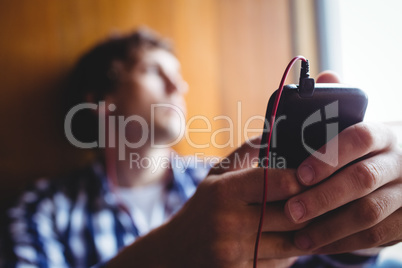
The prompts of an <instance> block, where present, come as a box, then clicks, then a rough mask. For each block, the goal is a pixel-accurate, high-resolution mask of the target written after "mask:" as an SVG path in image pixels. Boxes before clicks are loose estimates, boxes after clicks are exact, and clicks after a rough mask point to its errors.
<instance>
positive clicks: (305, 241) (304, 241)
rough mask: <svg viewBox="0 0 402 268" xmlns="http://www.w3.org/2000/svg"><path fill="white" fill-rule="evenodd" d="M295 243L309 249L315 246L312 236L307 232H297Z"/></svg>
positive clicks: (299, 246) (301, 247)
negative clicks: (306, 233)
mask: <svg viewBox="0 0 402 268" xmlns="http://www.w3.org/2000/svg"><path fill="white" fill-rule="evenodd" d="M295 244H296V247H298V248H300V249H303V250H308V249H310V248H312V246H313V242H312V241H311V239H310V237H308V235H305V234H297V235H296V237H295Z"/></svg>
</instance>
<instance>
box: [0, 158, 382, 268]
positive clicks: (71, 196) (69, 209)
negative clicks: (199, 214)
mask: <svg viewBox="0 0 402 268" xmlns="http://www.w3.org/2000/svg"><path fill="white" fill-rule="evenodd" d="M176 160H177V161H181V160H178V159H176ZM183 163H185V162H183ZM183 163H182V164H180V163H176V164H172V170H173V179H172V181H171V183H170V184H169V185H168V187H167V189H166V193H167V194H166V195H165V200H164V204H165V220H167V219H168V218H169V217H170V216H172V215H173V214H174V213H175V212H176V211H178V210H179V209H180V208H181V207H182V205H183V204H184V203H185V202H186V201H187V200H188V199H189V198H190V197H191V196H192V195H193V193H194V192H195V190H196V187H197V185H198V184H199V183H200V182H201V181H202V179H203V178H204V177H205V176H206V174H207V172H208V168H207V167H205V165H204V166H202V165H198V166H197V165H184V164H183ZM186 163H187V164H189V162H186ZM193 164H194V162H193ZM8 220H9V222H8V229H7V231H6V234H5V238H4V239H5V240H4V242H3V245H4V248H3V251H4V252H3V253H4V255H5V259H4V260H3V261H4V263H3V264H4V266H5V267H57V268H61V267H91V266H102V264H104V263H106V262H107V261H108V260H109V259H111V258H112V257H113V256H115V255H116V254H117V253H118V251H119V250H120V249H121V248H123V247H124V246H127V245H129V244H131V243H132V242H133V241H135V239H136V238H137V237H138V236H139V233H138V230H137V228H136V224H135V222H136V219H135V218H134V219H133V218H132V217H131V216H130V215H129V213H127V210H125V209H124V208H123V207H122V206H121V205H120V204H119V202H118V200H117V198H116V196H115V194H114V193H113V192H112V190H111V188H110V185H109V182H108V180H107V178H106V175H105V172H104V168H103V165H101V164H99V163H95V164H94V165H92V166H90V167H87V168H84V169H81V170H78V171H76V172H73V173H70V174H69V175H66V176H63V177H60V178H58V179H53V180H46V179H42V180H39V181H38V182H37V183H36V184H35V186H34V187H33V188H32V189H31V190H29V191H26V192H25V193H24V194H23V195H22V197H21V199H20V201H19V203H18V204H17V206H15V207H14V208H12V209H10V210H9V212H8ZM338 256H339V255H334V256H319V255H316V256H305V257H303V258H301V259H300V260H299V261H298V262H297V263H296V264H295V265H294V266H295V267H349V266H348V264H349V265H350V267H363V265H365V264H368V263H371V262H372V261H373V260H374V259H375V257H358V258H348V259H346V260H345V259H344V258H343V259H342V258H340V257H338Z"/></svg>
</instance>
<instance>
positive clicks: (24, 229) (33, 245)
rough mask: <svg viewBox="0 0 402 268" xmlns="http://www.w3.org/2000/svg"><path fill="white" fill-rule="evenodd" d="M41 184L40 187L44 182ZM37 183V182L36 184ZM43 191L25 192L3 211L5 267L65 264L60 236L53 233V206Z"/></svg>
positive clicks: (57, 265) (56, 265)
mask: <svg viewBox="0 0 402 268" xmlns="http://www.w3.org/2000/svg"><path fill="white" fill-rule="evenodd" d="M40 183H42V186H44V185H43V183H44V182H40ZM40 183H39V185H40ZM44 192H45V191H44V190H43V189H42V190H41V189H34V190H31V191H27V192H25V193H24V194H23V195H22V197H21V198H20V200H19V203H18V205H17V206H15V207H13V208H11V209H10V210H8V212H7V225H6V230H5V232H4V233H5V234H4V237H5V239H4V240H5V241H4V244H5V246H4V248H5V252H4V255H5V256H4V257H5V262H6V265H5V266H6V267H60V268H62V267H69V266H70V265H68V263H67V261H66V256H65V254H64V253H65V251H64V247H63V243H62V242H61V237H59V235H58V234H57V233H56V232H55V228H54V227H55V219H54V211H55V206H54V203H53V202H52V200H51V199H49V198H46V197H44Z"/></svg>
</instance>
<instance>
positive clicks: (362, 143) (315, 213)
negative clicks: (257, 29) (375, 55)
mask: <svg viewBox="0 0 402 268" xmlns="http://www.w3.org/2000/svg"><path fill="white" fill-rule="evenodd" d="M322 78H324V79H321V80H319V79H318V82H337V81H336V78H334V77H333V76H331V74H325V75H324V76H322ZM323 80H325V81H323ZM338 143H339V155H338V159H339V163H338V165H337V166H335V167H332V166H330V165H327V164H325V163H323V162H321V161H320V160H318V159H317V158H315V157H313V156H311V157H309V158H308V159H306V160H305V161H304V162H303V163H302V164H301V165H300V166H299V168H298V170H297V176H298V179H299V181H300V183H302V184H304V185H306V186H313V185H314V187H312V188H311V189H309V190H307V191H305V192H303V193H301V194H299V195H297V196H294V197H292V198H291V199H290V200H289V201H288V202H287V203H286V207H285V212H286V214H287V216H288V218H289V219H291V220H292V221H293V222H294V223H303V222H306V221H308V220H311V219H313V218H315V219H314V220H313V221H312V222H311V223H310V224H309V225H308V226H306V227H305V228H304V229H303V230H301V231H298V232H296V234H295V238H294V243H295V245H296V246H298V247H299V248H300V249H303V250H306V253H307V252H309V253H320V254H329V253H341V252H350V251H353V250H357V249H362V248H371V247H376V246H381V245H385V244H392V243H396V242H399V241H402V152H401V149H400V148H398V146H397V145H396V138H395V137H394V135H393V134H392V133H391V131H390V130H389V129H388V128H387V127H386V126H384V125H379V124H368V123H360V124H357V125H354V126H352V127H349V128H347V129H345V130H344V131H343V132H341V133H340V134H339V136H338ZM334 146H335V143H333V142H331V141H330V142H329V143H328V144H327V145H326V146H325V148H321V149H320V150H321V151H325V150H329V151H331V150H333V147H334ZM329 211H331V212H329ZM327 212H329V213H327ZM317 217H318V218H317Z"/></svg>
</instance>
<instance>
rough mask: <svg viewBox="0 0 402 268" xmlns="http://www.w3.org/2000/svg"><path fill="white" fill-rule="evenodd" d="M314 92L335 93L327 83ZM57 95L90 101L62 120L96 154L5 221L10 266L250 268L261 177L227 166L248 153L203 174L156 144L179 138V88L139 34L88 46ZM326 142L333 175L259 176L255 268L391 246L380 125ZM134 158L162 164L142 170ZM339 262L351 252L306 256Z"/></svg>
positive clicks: (153, 46) (170, 60) (392, 192)
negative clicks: (263, 206)
mask: <svg viewBox="0 0 402 268" xmlns="http://www.w3.org/2000/svg"><path fill="white" fill-rule="evenodd" d="M323 81H325V82H337V81H336V78H335V77H334V76H333V75H331V74H328V73H327V74H324V75H322V76H320V77H319V78H318V79H317V82H323ZM68 89H69V91H68V94H69V96H70V97H71V104H72V105H73V104H78V103H82V102H85V101H86V102H90V105H89V106H82V107H86V109H81V110H80V111H78V109H75V110H70V112H69V113H68V115H67V118H69V119H72V120H74V119H75V120H78V122H76V123H74V124H76V127H74V125H73V131H72V132H71V133H70V134H72V135H68V138H69V139H70V141H71V142H72V143H74V142H78V141H81V142H83V141H85V143H84V144H89V142H93V141H94V140H98V145H99V147H103V149H100V150H99V151H98V153H99V159H98V161H96V162H95V163H94V164H93V165H92V166H91V167H88V168H85V169H82V170H78V171H76V172H73V173H71V174H68V175H66V176H64V177H61V178H57V179H53V180H51V181H49V180H40V181H38V183H37V184H36V186H35V187H34V188H33V189H32V190H31V191H27V192H25V193H24V194H23V195H22V197H21V201H20V203H19V204H18V205H17V206H16V207H15V208H13V209H11V210H10V211H9V217H10V224H9V229H8V231H9V237H8V240H7V241H8V243H9V246H8V247H7V248H8V252H7V254H6V255H7V256H8V259H7V262H8V264H9V265H10V266H17V267H23V266H29V265H31V266H35V267H36V266H37V267H89V266H92V265H98V266H102V265H104V266H107V267H125V266H127V267H251V264H252V259H253V250H254V240H255V236H256V232H257V226H258V219H259V215H260V214H259V213H260V206H259V205H258V204H259V203H260V202H261V197H262V187H263V179H262V178H263V169H261V168H253V167H252V163H249V168H245V169H241V170H239V169H237V168H236V166H235V165H234V159H235V157H236V155H237V156H238V157H240V158H241V157H244V156H245V155H246V154H249V156H250V157H249V158H250V159H252V158H253V157H254V156H257V155H258V149H257V148H254V146H250V145H249V144H245V145H243V146H242V147H241V148H239V149H238V150H236V151H235V152H234V153H233V154H231V155H230V156H229V157H228V158H227V163H229V165H225V166H223V165H217V166H215V167H214V168H213V169H212V170H210V171H209V174H208V175H207V173H208V170H209V168H208V167H206V166H205V167H201V166H199V165H197V163H198V162H196V161H195V162H191V161H190V162H188V161H187V159H184V158H181V157H178V156H177V155H176V154H175V153H174V152H172V151H171V149H170V148H167V147H166V146H163V145H164V144H168V143H169V142H170V141H172V140H174V139H175V138H176V137H177V134H178V128H180V127H183V126H182V125H181V121H180V120H179V118H178V117H177V111H178V110H179V111H183V112H184V110H185V106H184V99H183V95H184V94H185V92H186V91H187V85H186V83H185V82H184V81H183V80H182V77H181V75H180V65H179V62H178V61H177V59H176V58H175V56H174V55H173V54H172V52H171V49H170V47H169V46H168V45H167V44H166V43H165V42H164V41H163V40H160V39H159V38H158V37H157V36H155V35H154V34H152V33H150V32H147V31H138V32H135V33H133V34H131V35H128V36H124V37H119V38H116V39H112V40H109V41H106V42H104V43H102V44H100V45H98V46H97V47H95V48H94V49H93V50H91V51H90V52H89V53H87V54H86V55H85V56H84V57H83V58H82V59H81V60H80V61H79V63H78V65H77V67H76V68H75V70H74V71H73V73H72V75H71V78H70V82H69V84H68ZM161 104H162V105H161ZM166 104H168V105H166ZM153 105H154V107H155V105H156V106H158V105H159V106H158V108H157V109H154V110H152V109H151V107H152V106H153ZM73 107H75V108H77V106H73ZM172 107H177V109H178V110H177V109H172ZM73 109H74V108H73ZM71 111H73V112H77V113H76V114H75V113H73V112H71ZM152 111H153V112H152ZM97 118H99V120H98V121H97ZM66 120H67V119H66ZM67 121H68V120H67ZM94 122H95V123H94ZM151 123H152V124H153V125H154V132H149V131H148V130H149V128H148V127H149V124H151ZM100 126H101V127H100ZM118 126H119V127H118ZM121 126H124V127H121ZM68 128H69V124H68V122H67V124H66V129H68ZM77 129H78V130H79V132H77ZM100 129H102V130H105V131H104V133H105V136H101V134H102V133H101V134H99V133H98V130H100ZM114 130H115V131H114ZM67 132H68V131H67ZM152 135H154V136H152ZM151 137H152V138H153V139H151ZM152 142H154V144H156V145H160V146H154V144H153V143H152ZM251 143H252V144H258V143H259V140H258V138H256V139H254V140H252V141H251ZM81 144H82V143H81ZM102 144H104V146H100V145H102ZM339 144H340V146H339V164H338V166H336V167H330V166H327V165H324V164H323V163H321V162H319V161H317V160H315V159H314V158H312V157H311V158H308V159H307V160H305V161H304V162H303V164H302V165H301V166H300V167H299V169H298V170H297V171H296V170H276V169H273V170H270V171H269V183H270V185H269V189H270V192H269V193H268V199H269V200H268V201H269V204H268V206H267V216H268V220H267V221H266V222H265V224H264V226H263V232H264V233H263V236H262V239H261V245H260V254H259V258H260V259H259V265H260V266H259V267H286V266H289V265H292V264H293V263H294V262H295V261H296V260H297V256H303V255H304V257H302V258H300V259H299V261H298V262H296V263H295V264H294V265H295V266H298V265H304V266H305V267H311V266H312V265H322V266H325V265H327V266H328V265H339V264H344V265H347V264H353V265H356V264H367V263H368V262H371V261H372V260H373V259H375V254H376V253H377V252H378V250H375V251H374V253H373V255H371V254H369V255H368V256H364V253H363V255H362V253H361V252H354V251H355V250H358V249H364V248H373V247H377V246H381V245H385V244H389V243H393V242H397V241H401V240H402V232H401V226H402V209H401V206H402V194H401V192H402V191H401V188H402V170H401V168H400V166H401V162H402V157H401V155H402V154H401V151H400V150H399V149H398V148H397V146H396V144H395V138H394V137H393V136H392V134H391V133H390V131H389V130H388V129H386V128H385V127H383V126H378V125H374V124H358V125H356V126H353V127H350V128H348V129H346V130H345V131H343V132H342V133H341V134H340V135H339ZM331 146H333V145H331V144H329V145H328V148H327V149H328V150H331ZM133 159H137V160H139V159H140V160H143V159H147V161H149V162H150V163H151V162H152V159H168V161H167V162H164V163H167V164H160V165H154V166H152V168H144V167H143V166H142V165H137V164H134V165H133ZM134 162H135V161H134ZM136 163H138V161H137V162H136ZM343 167H344V168H343ZM342 168H343V169H342ZM330 175H333V176H332V177H331V178H330V179H328V180H324V179H326V178H328V177H329V176H330ZM205 176H206V178H204V177H205ZM316 184H317V185H316ZM313 185H316V186H314V187H309V188H307V190H306V186H313ZM325 213H326V214H325ZM324 214H325V215H324ZM346 252H354V253H351V254H350V255H347V256H346V259H345V255H334V256H330V255H313V256H309V255H312V254H332V253H346ZM365 253H367V252H365ZM356 254H358V255H356ZM373 256H374V257H373Z"/></svg>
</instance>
